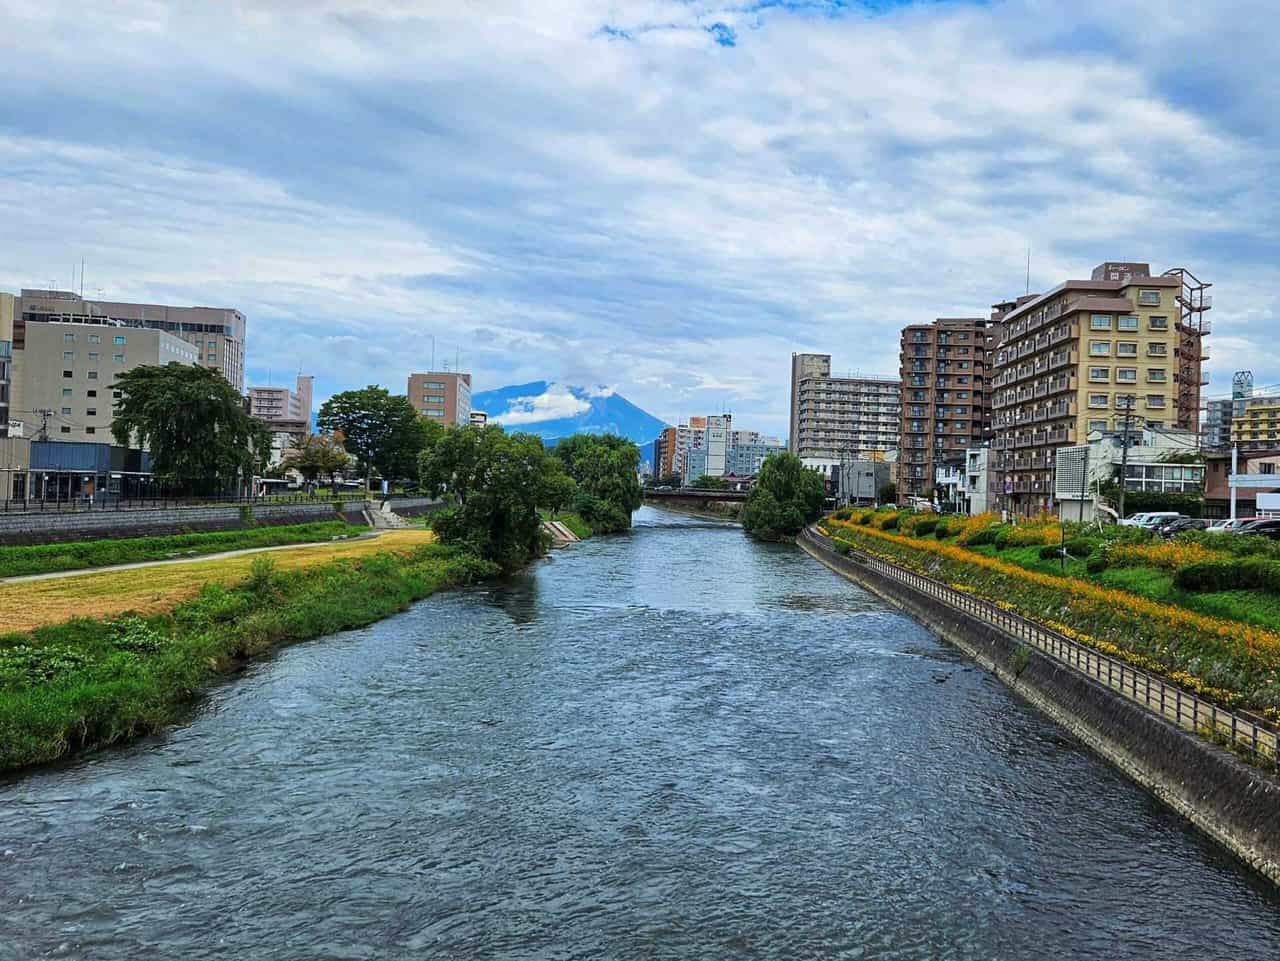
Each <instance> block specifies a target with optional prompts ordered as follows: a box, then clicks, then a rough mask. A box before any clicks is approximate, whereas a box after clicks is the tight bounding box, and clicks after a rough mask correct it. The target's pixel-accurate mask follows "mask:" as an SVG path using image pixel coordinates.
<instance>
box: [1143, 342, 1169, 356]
mask: <svg viewBox="0 0 1280 961" xmlns="http://www.w3.org/2000/svg"><path fill="white" fill-rule="evenodd" d="M1168 354H1169V345H1168V344H1147V355H1148V356H1149V357H1167V356H1168Z"/></svg>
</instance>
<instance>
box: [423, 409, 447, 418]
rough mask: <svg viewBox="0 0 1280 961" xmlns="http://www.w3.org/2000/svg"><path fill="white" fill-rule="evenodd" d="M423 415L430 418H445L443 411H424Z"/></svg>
mask: <svg viewBox="0 0 1280 961" xmlns="http://www.w3.org/2000/svg"><path fill="white" fill-rule="evenodd" d="M423 413H424V414H426V415H427V416H428V417H443V416H444V411H442V410H424V411H423Z"/></svg>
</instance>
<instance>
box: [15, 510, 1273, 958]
mask: <svg viewBox="0 0 1280 961" xmlns="http://www.w3.org/2000/svg"><path fill="white" fill-rule="evenodd" d="M46 956H53V957H69V958H86V959H89V958H93V959H117V958H118V959H146V958H163V959H167V961H173V959H187V958H228V959H246V961H247V959H268V958H270V959H275V958H289V959H294V958H296V959H308V961H311V959H322V958H344V959H345V958H361V959H363V958H388V959H390V958H447V959H454V958H457V959H472V958H474V959H515V958H522V959H523V958H530V959H583V961H607V959H632V958H635V959H647V958H663V959H665V958H671V959H676V958H679V959H696V961H703V959H721V958H725V959H729V958H734V959H737V958H742V959H765V958H769V959H804V958H851V959H852V958H885V959H896V958H902V959H906V958H910V959H935V958H957V959H984V961H985V959H995V958H1011V959H1013V958H1017V959H1021V958H1047V959H1059V958H1062V959H1094V958H1096V959H1118V958H1135V959H1138V958H1141V959H1149V958H1175V957H1178V958H1181V957H1195V958H1197V959H1208V958H1232V959H1254V958H1257V959H1274V958H1277V957H1280V899H1278V898H1277V897H1276V895H1275V894H1274V893H1273V891H1272V890H1271V889H1270V888H1269V887H1268V886H1267V885H1266V883H1264V882H1263V881H1261V880H1259V879H1258V878H1257V877H1256V876H1254V875H1253V874H1251V873H1250V872H1249V871H1248V870H1246V869H1245V868H1243V867H1241V866H1240V865H1239V864H1237V863H1236V861H1234V860H1233V859H1232V858H1231V857H1230V856H1229V855H1228V854H1226V853H1224V852H1223V851H1222V850H1220V849H1218V848H1217V847H1215V846H1214V845H1213V844H1211V843H1210V842H1208V841H1206V840H1204V839H1203V838H1201V837H1200V836H1199V835H1197V834H1196V833H1194V832H1193V831H1191V830H1190V829H1189V828H1188V827H1186V826H1185V825H1184V824H1183V822H1182V821H1180V820H1179V819H1178V818H1177V817H1175V816H1174V815H1172V814H1170V813H1168V812H1166V811H1165V810H1164V809H1162V808H1161V807H1160V806H1159V805H1158V804H1157V803H1156V802H1155V801H1153V800H1152V799H1151V798H1149V797H1148V796H1147V795H1145V794H1144V793H1143V792H1142V791H1140V790H1139V789H1137V788H1136V787H1134V786H1133V785H1131V784H1130V783H1129V782H1127V781H1126V780H1124V779H1123V778H1121V777H1120V776H1119V775H1118V774H1116V773H1114V772H1113V771H1112V770H1111V769H1109V768H1108V767H1107V766H1106V765H1105V764H1104V763H1102V762H1101V761H1099V760H1097V759H1095V758H1094V757H1093V756H1091V755H1090V754H1088V753H1087V752H1086V751H1085V750H1084V749H1083V748H1082V747H1081V746H1080V745H1079V744H1078V743H1076V742H1075V741H1074V740H1073V739H1072V738H1071V737H1070V736H1068V735H1066V734H1064V733H1063V732H1062V731H1061V730H1059V729H1058V728H1057V727H1055V726H1054V725H1053V724H1052V723H1050V722H1049V721H1048V720H1046V719H1045V718H1043V717H1042V716H1040V715H1038V714H1036V713H1035V712H1034V711H1032V710H1031V709H1030V708H1028V707H1027V706H1025V705H1024V704H1022V703H1021V702H1020V701H1018V700H1017V699H1016V698H1014V697H1013V696H1012V695H1011V694H1010V693H1008V692H1007V691H1006V690H1005V689H1004V688H1003V687H1002V686H1001V685H1000V684H999V683H998V682H997V681H995V680H994V679H992V678H991V677H989V676H988V675H986V674H985V673H983V672H982V671H980V670H978V669H976V668H974V667H972V666H970V665H969V664H968V663H966V662H965V661H964V660H963V659H962V658H960V657H959V656H958V655H956V654H955V653H954V652H953V651H952V650H950V649H948V648H947V647H946V646H944V645H943V644H941V643H940V642H939V641H937V640H936V639H935V638H934V637H932V636H931V635H930V634H929V633H928V632H927V631H925V630H924V629H922V628H921V627H919V626H918V625H916V624H914V623H913V622H911V621H910V620H907V619H905V618H903V617H902V616H900V615H899V614H897V613H894V612H892V611H890V610H889V609H887V608H886V607H885V605H884V604H883V603H882V602H880V601H879V600H878V599H876V598H875V597H873V596H871V595H869V594H867V593H865V592H863V591H861V590H860V589H858V588H857V587H855V586H853V585H851V584H849V583H847V582H845V581H843V580H841V579H839V578H837V577H836V576H835V575H833V574H831V573H829V572H828V571H826V570H825V569H824V568H822V567H820V566H819V565H817V564H816V563H815V562H813V561H812V560H810V559H809V558H808V557H807V556H805V555H804V554H802V553H801V552H800V551H798V550H797V549H795V548H792V547H783V546H766V545H757V544H753V543H750V542H749V541H747V540H746V539H745V538H744V537H743V535H742V532H741V531H740V530H739V529H737V528H736V527H732V526H728V525H723V524H718V523H716V522H711V521H706V522H704V521H698V520H691V519H689V518H685V517H682V516H680V515H675V514H667V513H662V512H658V511H655V510H652V509H649V508H646V509H644V510H642V511H641V512H640V513H639V514H638V515H637V527H636V529H635V530H634V531H633V532H631V533H630V534H629V535H624V536H620V537H614V538H601V539H597V540H593V541H590V542H587V543H584V544H581V545H579V546H576V547H574V548H571V549H569V550H566V551H562V552H560V553H558V554H556V555H555V556H554V557H553V558H551V559H550V560H548V561H545V562H542V563H540V564H538V565H536V567H535V568H534V569H533V570H531V571H530V572H529V573H528V574H526V575H524V576H520V577H517V578H515V579H514V580H512V581H510V582H508V583H505V584H501V585H487V586H483V587H479V588H476V589H471V590H466V591H459V592H454V593H448V594H442V595H439V596H436V597H434V598H431V599H429V600H427V601H425V602H423V603H421V604H419V605H417V606H416V607H414V608H413V609H412V610H410V611H408V612H406V613H405V614H402V615H400V616H397V617H394V618H391V619H389V620H386V621H383V622H382V623H380V624H377V625H374V626H372V627H370V628H368V629H366V630H361V631H354V632H350V633H347V634H342V635H338V636H334V637H330V638H325V639H322V640H318V641H314V642H311V643H307V644H302V645H298V646H296V647H293V648H290V649H287V650H285V651H283V652H281V653H280V654H279V655H278V656H276V657H274V658H273V659H271V660H268V661H264V662H262V663H261V664H258V665H256V666H255V667H253V668H252V669H251V670H250V671H249V672H248V673H247V674H246V675H245V676H243V677H241V678H239V679H238V680H236V681H235V682H234V683H230V684H226V685H223V686H221V687H219V688H218V689H217V690H216V691H214V692H213V693H212V694H211V695H210V696H209V697H207V698H206V699H205V700H204V701H203V702H202V703H201V705H200V706H199V707H198V708H197V709H196V710H195V711H194V712H193V714H192V716H191V717H190V718H189V720H188V722H187V723H185V724H183V725H181V726H179V727H177V728H176V729H174V730H173V731H172V732H171V733H170V734H169V735H167V736H166V737H164V738H163V739H161V738H157V739H153V740H150V741H147V742H143V743H139V744H135V745H132V746H130V747H127V748H123V749H116V750H110V751H103V752H100V753H97V754H95V755H92V756H89V757H86V758H83V759H80V760H77V761H75V762H72V763H69V764H66V765H63V766H60V767H57V768H53V769H48V770H45V771H42V772H39V773H37V774H35V775H32V776H28V777H26V778H22V779H15V780H11V781H9V782H6V783H3V784H0V959H5V961H7V959H24V961H25V959H29V958H40V957H46Z"/></svg>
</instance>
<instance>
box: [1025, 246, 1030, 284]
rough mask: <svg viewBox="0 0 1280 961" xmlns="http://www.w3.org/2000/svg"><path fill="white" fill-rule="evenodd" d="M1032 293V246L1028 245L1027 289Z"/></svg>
mask: <svg viewBox="0 0 1280 961" xmlns="http://www.w3.org/2000/svg"><path fill="white" fill-rule="evenodd" d="M1026 292H1027V293H1028V294H1030V293H1031V247H1030V246H1028V247H1027V291H1026Z"/></svg>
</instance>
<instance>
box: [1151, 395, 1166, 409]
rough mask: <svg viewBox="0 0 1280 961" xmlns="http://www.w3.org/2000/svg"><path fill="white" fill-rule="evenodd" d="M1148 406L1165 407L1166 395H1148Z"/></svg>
mask: <svg viewBox="0 0 1280 961" xmlns="http://www.w3.org/2000/svg"><path fill="white" fill-rule="evenodd" d="M1147 406H1148V407H1163V406H1164V395H1163V394H1148V395H1147Z"/></svg>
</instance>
